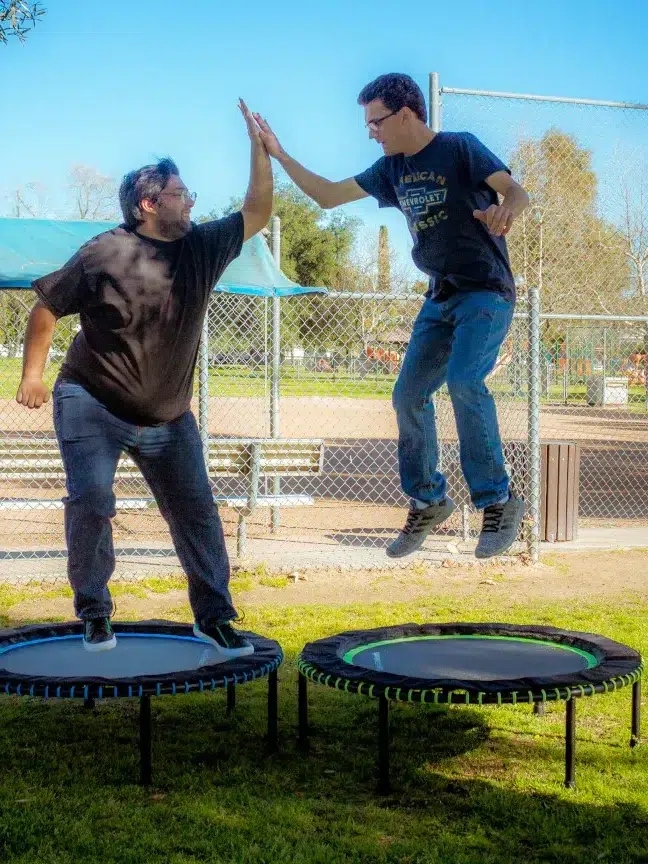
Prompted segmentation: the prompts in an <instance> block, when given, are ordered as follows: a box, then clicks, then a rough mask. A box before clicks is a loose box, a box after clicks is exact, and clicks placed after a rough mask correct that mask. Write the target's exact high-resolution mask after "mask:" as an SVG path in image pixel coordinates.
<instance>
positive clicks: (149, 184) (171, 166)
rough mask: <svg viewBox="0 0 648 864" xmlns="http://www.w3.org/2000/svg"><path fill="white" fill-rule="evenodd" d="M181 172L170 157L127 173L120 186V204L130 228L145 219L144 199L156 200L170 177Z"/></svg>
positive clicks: (125, 221)
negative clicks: (143, 214) (143, 210)
mask: <svg viewBox="0 0 648 864" xmlns="http://www.w3.org/2000/svg"><path fill="white" fill-rule="evenodd" d="M179 174H180V172H179V171H178V166H177V165H176V164H175V162H174V161H173V159H168V158H167V159H160V161H159V162H158V163H157V164H156V165H144V167H143V168H138V169H137V170H136V171H129V172H128V174H126V176H125V177H124V179H123V180H122V182H121V186H120V187H119V205H120V207H121V211H122V215H123V217H124V223H125V224H126V226H127V227H128V228H136V227H137V226H138V225H139V223H140V222H142V221H143V220H142V214H141V212H140V204H141V203H142V201H143V200H144V199H145V198H150V199H151V201H155V200H156V199H157V197H158V195H159V194H160V192H161V191H162V190H163V189H164V187H165V186H166V185H167V183H168V182H169V180H170V178H171V177H177V176H178V175H179Z"/></svg>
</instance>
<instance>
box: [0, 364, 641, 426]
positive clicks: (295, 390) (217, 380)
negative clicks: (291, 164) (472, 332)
mask: <svg viewBox="0 0 648 864" xmlns="http://www.w3.org/2000/svg"><path fill="white" fill-rule="evenodd" d="M21 368H22V361H21V360H20V359H17V358H10V359H9V358H0V398H1V399H12V398H13V397H14V396H15V395H16V391H17V389H18V384H19V381H20V373H21ZM58 370H59V364H56V363H52V364H50V365H49V366H48V367H47V375H46V380H47V381H48V383H49V384H50V385H51V384H52V383H53V382H54V380H55V378H56V375H57V374H58ZM395 381H396V375H392V374H388V373H384V372H372V373H369V374H368V375H367V377H366V378H363V379H359V378H358V377H357V376H353V375H351V374H349V373H348V372H346V371H337V372H335V373H332V372H307V371H304V370H300V369H298V368H291V367H283V368H282V370H281V382H280V391H281V396H282V397H302V398H308V397H311V398H313V397H320V398H322V397H329V398H330V397H346V398H349V399H384V400H389V399H391V394H392V390H393V387H394V382H395ZM197 386H198V385H197V384H196V385H195V388H194V389H195V392H196V394H197V392H198V390H197ZM208 386H209V395H210V396H221V397H228V396H229V397H244V398H257V399H262V398H265V397H267V396H268V394H269V388H270V381H269V378H268V377H267V376H266V375H265V373H264V371H263V369H250V368H249V367H246V366H227V367H222V368H215V369H210V372H209V381H208ZM489 386H490V389H491V390H492V391H493V393H495V394H496V395H497V394H499V395H500V396H501V397H502V398H504V399H507V400H508V401H519V402H525V401H526V396H525V394H524V393H520V394H518V395H517V396H516V395H513V394H512V392H511V387H510V385H509V384H508V382H507V381H506V380H505V379H504V378H501V379H497V378H495V379H493V380H492V381H491V382H489ZM441 398H446V396H444V395H442V396H441ZM563 399H564V394H563V388H562V385H559V384H554V385H552V386H551V387H550V388H549V392H548V393H547V394H546V395H545V394H544V392H543V397H542V400H543V403H544V402H546V403H549V404H564V401H563ZM628 399H629V404H628V405H627V406H625V410H628V411H631V412H634V413H645V412H646V411H647V410H648V406H647V405H646V390H645V387H641V386H633V387H629V388H628ZM567 404H568V405H572V406H575V407H578V406H581V407H584V406H586V405H587V401H586V387H585V385H584V384H572V385H570V386H569V388H568V395H567Z"/></svg>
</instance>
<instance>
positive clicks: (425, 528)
mask: <svg viewBox="0 0 648 864" xmlns="http://www.w3.org/2000/svg"><path fill="white" fill-rule="evenodd" d="M456 509H457V508H456V507H455V504H454V502H453V501H452V500H451V499H450V498H445V499H444V500H443V501H441V502H440V503H439V504H430V506H429V507H423V508H420V507H417V506H416V504H415V503H414V502H412V506H411V507H410V509H409V513H408V514H407V519H406V520H405V527H404V528H403V530H402V531H401V532H400V534H399V535H398V537H397V538H396V539H395V540H394V542H393V543H392V544H391V545H390V546H388V547H387V550H386V552H387V555H388V557H389V558H403V557H404V556H405V555H411V553H412V552H416V550H417V549H420V548H421V546H422V545H423V542H424V540H425V538H426V537H427V535H428V534H429V533H430V531H431V530H432V529H433V528H437V527H438V526H439V525H441V523H442V522H445V521H446V519H448V518H449V517H450V516H452V514H453V513H454V511H455V510H456Z"/></svg>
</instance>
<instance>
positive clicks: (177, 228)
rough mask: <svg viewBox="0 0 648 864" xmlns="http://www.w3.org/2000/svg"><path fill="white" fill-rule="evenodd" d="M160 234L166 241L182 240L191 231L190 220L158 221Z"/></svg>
mask: <svg viewBox="0 0 648 864" xmlns="http://www.w3.org/2000/svg"><path fill="white" fill-rule="evenodd" d="M157 229H158V233H159V234H160V236H161V237H164V239H165V240H180V239H181V238H182V237H185V236H186V235H187V234H188V233H189V232H190V231H191V222H190V220H189V219H163V218H160V219H159V220H158V226H157Z"/></svg>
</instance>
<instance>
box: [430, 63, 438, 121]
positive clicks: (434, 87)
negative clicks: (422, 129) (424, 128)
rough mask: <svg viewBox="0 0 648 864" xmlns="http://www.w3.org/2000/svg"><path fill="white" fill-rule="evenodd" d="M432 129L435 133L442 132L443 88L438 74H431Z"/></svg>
mask: <svg viewBox="0 0 648 864" xmlns="http://www.w3.org/2000/svg"><path fill="white" fill-rule="evenodd" d="M430 129H431V130H432V131H433V132H440V131H441V88H440V87H439V73H438V72H430Z"/></svg>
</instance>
